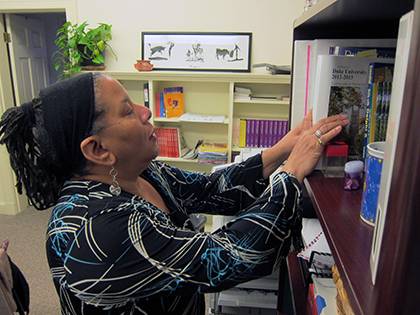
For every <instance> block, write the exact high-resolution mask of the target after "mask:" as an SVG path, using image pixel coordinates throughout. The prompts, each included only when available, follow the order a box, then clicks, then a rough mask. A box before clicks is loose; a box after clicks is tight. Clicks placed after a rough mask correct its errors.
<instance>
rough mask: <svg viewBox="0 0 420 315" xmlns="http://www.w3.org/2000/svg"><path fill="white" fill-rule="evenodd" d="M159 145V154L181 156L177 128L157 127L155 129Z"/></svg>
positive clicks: (179, 136) (179, 133)
mask: <svg viewBox="0 0 420 315" xmlns="http://www.w3.org/2000/svg"><path fill="white" fill-rule="evenodd" d="M155 133H156V137H157V142H158V145H159V156H162V157H173V158H179V157H180V156H181V154H182V153H181V151H182V146H181V132H180V130H179V128H172V127H159V128H156V130H155Z"/></svg>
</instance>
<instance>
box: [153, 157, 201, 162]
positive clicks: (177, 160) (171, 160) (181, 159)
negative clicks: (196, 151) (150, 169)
mask: <svg viewBox="0 0 420 315" xmlns="http://www.w3.org/2000/svg"><path fill="white" fill-rule="evenodd" d="M156 160H158V161H164V162H182V163H198V160H197V159H194V160H189V159H183V158H173V157H165V156H158V157H157V158H156Z"/></svg>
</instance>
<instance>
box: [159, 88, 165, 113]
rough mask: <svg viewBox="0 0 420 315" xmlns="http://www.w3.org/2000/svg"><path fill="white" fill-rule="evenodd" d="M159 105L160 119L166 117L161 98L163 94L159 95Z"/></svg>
mask: <svg viewBox="0 0 420 315" xmlns="http://www.w3.org/2000/svg"><path fill="white" fill-rule="evenodd" d="M159 104H160V110H159V113H160V117H166V111H165V102H164V98H163V92H160V93H159Z"/></svg>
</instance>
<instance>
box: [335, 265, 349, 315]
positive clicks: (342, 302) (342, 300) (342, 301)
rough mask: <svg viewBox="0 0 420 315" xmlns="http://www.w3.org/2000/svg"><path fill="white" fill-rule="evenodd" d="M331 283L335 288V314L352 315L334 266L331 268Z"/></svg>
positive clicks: (341, 282) (341, 281)
mask: <svg viewBox="0 0 420 315" xmlns="http://www.w3.org/2000/svg"><path fill="white" fill-rule="evenodd" d="M332 273H333V281H334V283H335V286H336V288H337V296H336V304H337V314H339V315H354V312H353V309H352V308H351V305H350V301H349V298H348V295H347V292H346V289H345V288H344V285H343V280H341V277H340V274H339V272H338V269H337V266H336V265H334V266H333V268H332Z"/></svg>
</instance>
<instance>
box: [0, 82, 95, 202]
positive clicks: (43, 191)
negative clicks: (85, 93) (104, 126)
mask: <svg viewBox="0 0 420 315" xmlns="http://www.w3.org/2000/svg"><path fill="white" fill-rule="evenodd" d="M101 76H102V75H94V82H95V83H94V85H95V91H96V90H97V85H96V79H97V78H99V77H101ZM41 105H42V100H40V99H37V98H36V99H34V100H32V101H31V102H28V103H25V104H23V105H21V106H16V107H12V108H9V109H8V110H6V111H5V113H4V114H3V116H2V117H1V120H0V144H5V145H6V148H7V151H8V152H9V156H10V165H11V167H12V169H13V171H14V172H15V175H16V180H17V183H16V189H17V191H18V193H19V194H22V192H23V187H24V188H25V192H26V195H27V196H28V198H29V200H30V202H31V204H32V205H33V206H34V207H35V208H36V209H38V210H44V209H47V208H49V207H52V206H54V205H55V204H56V203H57V200H58V198H59V194H60V190H61V188H62V186H63V184H64V182H65V181H66V180H67V179H68V176H67V177H64V175H61V174H63V173H62V172H60V171H59V169H60V163H59V162H57V161H56V159H55V157H56V154H55V150H54V147H53V146H52V145H51V142H50V140H49V136H48V132H47V131H46V130H45V128H44V127H43V125H44V124H43V115H42V109H41V108H42V106H41ZM102 114H103V110H101V108H100V106H96V105H95V117H94V121H95V120H98V117H99V116H101V115H102ZM95 128H97V124H96V125H95V124H94V126H93V129H95ZM92 131H94V130H92ZM91 134H92V133H91ZM85 162H86V161H85ZM85 166H86V163H83V164H82V165H81V167H80V168H79V169H75V170H72V171H73V174H78V175H83V173H84V169H85Z"/></svg>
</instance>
